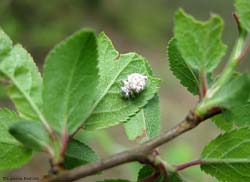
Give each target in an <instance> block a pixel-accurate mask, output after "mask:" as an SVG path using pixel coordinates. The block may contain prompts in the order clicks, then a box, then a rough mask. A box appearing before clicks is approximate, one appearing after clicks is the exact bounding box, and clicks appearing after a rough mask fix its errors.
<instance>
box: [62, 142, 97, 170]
mask: <svg viewBox="0 0 250 182" xmlns="http://www.w3.org/2000/svg"><path fill="white" fill-rule="evenodd" d="M96 160H98V156H97V154H96V153H95V152H94V151H93V150H92V149H91V148H90V147H89V146H87V145H86V144H84V143H82V142H80V141H78V140H75V139H72V140H70V142H69V143H68V146H67V150H66V153H65V158H64V167H65V168H66V169H72V168H74V167H77V166H81V165H84V164H87V163H90V162H94V161H96Z"/></svg>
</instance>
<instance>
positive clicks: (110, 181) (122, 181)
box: [97, 179, 130, 182]
mask: <svg viewBox="0 0 250 182" xmlns="http://www.w3.org/2000/svg"><path fill="white" fill-rule="evenodd" d="M97 182H130V181H128V180H126V179H106V180H104V181H97Z"/></svg>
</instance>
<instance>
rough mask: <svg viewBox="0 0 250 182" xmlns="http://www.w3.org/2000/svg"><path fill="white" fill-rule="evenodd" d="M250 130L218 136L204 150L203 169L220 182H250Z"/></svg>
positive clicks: (241, 129) (240, 130)
mask: <svg viewBox="0 0 250 182" xmlns="http://www.w3.org/2000/svg"><path fill="white" fill-rule="evenodd" d="M249 138H250V129H249V128H240V129H236V130H233V131H230V132H227V133H225V134H223V135H220V136H218V137H217V138H216V139H214V140H213V141H211V142H210V143H209V144H208V145H207V146H206V147H205V149H204V150H203V152H202V155H201V159H202V160H203V163H204V164H202V165H201V169H202V170H204V171H205V172H206V173H208V174H210V175H212V176H214V177H216V178H217V179H218V180H220V181H228V182H246V181H250V175H249V165H250V155H249V150H250V140H249Z"/></svg>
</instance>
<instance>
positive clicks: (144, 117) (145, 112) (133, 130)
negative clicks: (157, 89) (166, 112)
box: [124, 96, 161, 143]
mask: <svg viewBox="0 0 250 182" xmlns="http://www.w3.org/2000/svg"><path fill="white" fill-rule="evenodd" d="M160 127H161V120H160V103H159V96H155V97H154V98H153V99H151V100H150V101H149V102H148V104H147V105H146V106H145V107H144V108H142V109H141V110H140V111H139V112H138V113H137V114H136V115H135V116H133V117H131V118H130V120H129V121H127V122H126V123H124V128H125V132H126V134H127V136H128V138H129V139H130V140H135V141H137V142H139V143H143V142H145V141H147V140H148V139H150V138H154V137H156V136H157V135H159V134H160Z"/></svg>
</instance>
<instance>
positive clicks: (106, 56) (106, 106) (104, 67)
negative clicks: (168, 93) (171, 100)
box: [85, 33, 160, 130]
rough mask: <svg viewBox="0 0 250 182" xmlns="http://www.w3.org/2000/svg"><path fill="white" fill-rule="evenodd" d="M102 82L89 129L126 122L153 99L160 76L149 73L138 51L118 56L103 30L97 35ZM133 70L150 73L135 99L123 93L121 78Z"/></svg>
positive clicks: (100, 81)
mask: <svg viewBox="0 0 250 182" xmlns="http://www.w3.org/2000/svg"><path fill="white" fill-rule="evenodd" d="M98 50H99V75H100V80H99V85H98V87H97V92H98V94H97V97H96V100H95V103H94V104H93V107H92V110H91V111H92V112H91V113H90V115H89V118H88V120H87V121H86V123H85V127H86V129H92V130H93V129H99V128H105V127H109V126H113V125H116V124H119V123H121V122H125V121H127V120H128V119H129V117H131V116H133V115H135V113H137V112H138V111H139V110H140V109H141V108H142V107H143V106H145V105H146V104H147V103H148V101H149V100H151V99H152V98H153V97H154V96H155V94H156V92H157V91H158V87H159V84H160V80H159V79H157V78H154V77H151V76H150V74H151V73H150V72H149V67H148V65H147V64H146V60H145V59H144V58H143V57H141V56H139V55H138V54H135V53H127V54H122V55H120V56H119V53H118V52H117V51H116V50H115V49H114V47H113V45H112V43H111V41H110V40H109V39H108V38H107V36H106V35H105V34H104V33H101V34H100V35H99V37H98ZM131 73H140V74H143V75H146V76H148V81H147V86H146V88H145V90H144V91H143V92H141V93H140V94H139V95H138V96H136V97H135V98H133V99H124V98H123V97H122V96H121V93H120V92H121V82H122V80H125V79H127V76H128V75H129V74H131Z"/></svg>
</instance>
